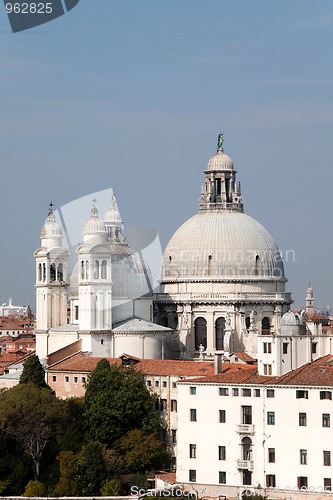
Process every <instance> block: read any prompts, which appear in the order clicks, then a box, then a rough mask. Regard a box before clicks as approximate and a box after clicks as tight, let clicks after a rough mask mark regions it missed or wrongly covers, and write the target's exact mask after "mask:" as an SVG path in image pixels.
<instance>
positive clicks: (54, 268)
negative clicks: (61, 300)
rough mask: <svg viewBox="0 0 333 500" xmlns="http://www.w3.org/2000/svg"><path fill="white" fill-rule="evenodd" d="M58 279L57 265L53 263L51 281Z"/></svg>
mask: <svg viewBox="0 0 333 500" xmlns="http://www.w3.org/2000/svg"><path fill="white" fill-rule="evenodd" d="M55 279H56V265H55V264H54V263H52V264H51V265H50V281H55Z"/></svg>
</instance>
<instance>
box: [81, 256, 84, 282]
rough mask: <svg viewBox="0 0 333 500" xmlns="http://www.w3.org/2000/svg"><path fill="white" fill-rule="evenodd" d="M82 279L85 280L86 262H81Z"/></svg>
mask: <svg viewBox="0 0 333 500" xmlns="http://www.w3.org/2000/svg"><path fill="white" fill-rule="evenodd" d="M81 279H82V280H84V261H83V260H81Z"/></svg>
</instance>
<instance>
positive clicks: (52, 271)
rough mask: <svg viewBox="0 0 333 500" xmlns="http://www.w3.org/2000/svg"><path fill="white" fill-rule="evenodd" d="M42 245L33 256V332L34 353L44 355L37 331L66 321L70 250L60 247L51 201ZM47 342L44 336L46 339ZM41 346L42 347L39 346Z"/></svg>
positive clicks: (45, 329)
mask: <svg viewBox="0 0 333 500" xmlns="http://www.w3.org/2000/svg"><path fill="white" fill-rule="evenodd" d="M40 238H41V246H40V248H38V249H37V250H36V251H35V253H34V256H35V259H36V284H35V287H36V317H37V322H36V330H37V331H36V333H37V351H38V350H39V351H40V352H38V353H37V354H38V355H40V356H42V357H45V355H46V354H47V353H46V352H45V353H44V349H43V348H41V344H42V341H41V338H39V337H38V334H43V333H46V331H47V330H48V329H49V328H52V327H57V326H60V325H66V323H67V287H68V282H67V265H68V256H69V252H68V250H67V249H66V248H63V247H62V238H63V236H62V230H61V227H60V225H59V224H58V223H57V222H56V218H55V214H54V212H53V204H52V203H51V204H50V208H49V212H48V216H47V219H46V221H45V224H44V225H43V227H42V230H41V234H40ZM45 342H46V340H45ZM39 348H41V350H40V349H39Z"/></svg>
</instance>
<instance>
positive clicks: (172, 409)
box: [171, 399, 177, 411]
mask: <svg viewBox="0 0 333 500" xmlns="http://www.w3.org/2000/svg"><path fill="white" fill-rule="evenodd" d="M171 411H177V400H176V399H171Z"/></svg>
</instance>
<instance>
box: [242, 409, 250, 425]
mask: <svg viewBox="0 0 333 500" xmlns="http://www.w3.org/2000/svg"><path fill="white" fill-rule="evenodd" d="M242 423H243V424H247V425H251V424H252V406H242Z"/></svg>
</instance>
